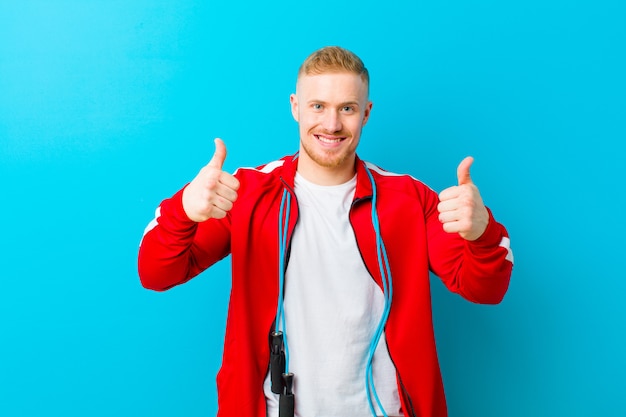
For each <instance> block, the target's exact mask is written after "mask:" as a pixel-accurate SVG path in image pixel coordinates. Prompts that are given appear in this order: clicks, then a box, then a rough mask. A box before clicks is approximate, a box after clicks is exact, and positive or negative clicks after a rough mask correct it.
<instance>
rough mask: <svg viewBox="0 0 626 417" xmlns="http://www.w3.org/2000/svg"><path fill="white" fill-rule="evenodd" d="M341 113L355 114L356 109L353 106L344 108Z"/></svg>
mask: <svg viewBox="0 0 626 417" xmlns="http://www.w3.org/2000/svg"><path fill="white" fill-rule="evenodd" d="M341 111H342V112H344V113H354V107H352V106H343V107H342V108H341Z"/></svg>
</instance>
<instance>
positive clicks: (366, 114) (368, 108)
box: [362, 101, 374, 126]
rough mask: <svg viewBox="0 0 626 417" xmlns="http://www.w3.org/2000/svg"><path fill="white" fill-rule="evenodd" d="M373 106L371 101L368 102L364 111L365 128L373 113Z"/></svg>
mask: <svg viewBox="0 0 626 417" xmlns="http://www.w3.org/2000/svg"><path fill="white" fill-rule="evenodd" d="M373 106H374V103H372V102H371V101H368V102H367V104H366V105H365V110H364V111H363V124H362V126H365V124H366V123H367V121H368V120H369V118H370V113H371V111H372V107H373Z"/></svg>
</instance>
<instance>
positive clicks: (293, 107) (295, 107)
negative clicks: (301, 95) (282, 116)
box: [289, 94, 300, 122]
mask: <svg viewBox="0 0 626 417" xmlns="http://www.w3.org/2000/svg"><path fill="white" fill-rule="evenodd" d="M289 102H290V103H291V115H292V116H293V118H294V119H295V121H296V122H299V121H300V120H298V119H299V117H298V96H296V95H295V94H292V95H290V96H289Z"/></svg>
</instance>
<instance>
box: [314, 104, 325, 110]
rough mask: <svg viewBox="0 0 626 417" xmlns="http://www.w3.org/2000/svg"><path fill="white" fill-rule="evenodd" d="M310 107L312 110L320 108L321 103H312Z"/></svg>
mask: <svg viewBox="0 0 626 417" xmlns="http://www.w3.org/2000/svg"><path fill="white" fill-rule="evenodd" d="M311 107H312V108H313V110H322V105H321V104H319V103H314V104H313V105H312V106H311Z"/></svg>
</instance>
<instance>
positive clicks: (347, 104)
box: [307, 99, 359, 107]
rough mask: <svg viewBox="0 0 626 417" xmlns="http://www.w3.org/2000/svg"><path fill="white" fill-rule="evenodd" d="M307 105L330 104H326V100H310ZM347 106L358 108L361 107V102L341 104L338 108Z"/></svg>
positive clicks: (354, 101) (353, 101)
mask: <svg viewBox="0 0 626 417" xmlns="http://www.w3.org/2000/svg"><path fill="white" fill-rule="evenodd" d="M307 103H308V104H313V103H319V104H324V105H326V104H328V102H326V101H324V100H315V99H313V100H309V101H308V102H307ZM345 106H357V107H358V106H359V102H358V101H356V100H352V101H344V102H343V103H339V106H338V107H345Z"/></svg>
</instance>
